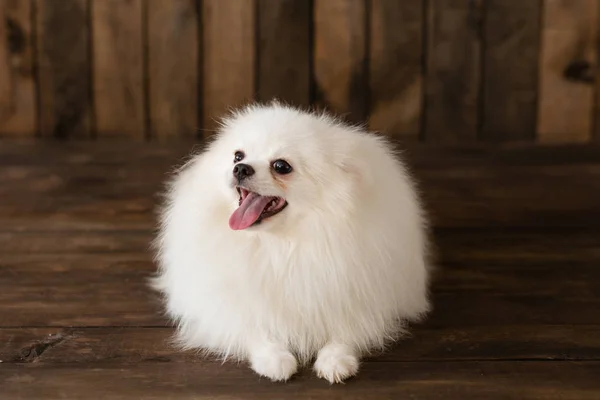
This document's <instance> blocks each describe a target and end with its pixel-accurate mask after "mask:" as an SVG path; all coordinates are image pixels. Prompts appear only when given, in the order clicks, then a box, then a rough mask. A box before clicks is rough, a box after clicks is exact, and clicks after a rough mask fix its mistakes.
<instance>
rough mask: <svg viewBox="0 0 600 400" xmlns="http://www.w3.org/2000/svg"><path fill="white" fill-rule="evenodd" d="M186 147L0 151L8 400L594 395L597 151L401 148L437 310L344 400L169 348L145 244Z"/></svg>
mask: <svg viewBox="0 0 600 400" xmlns="http://www.w3.org/2000/svg"><path fill="white" fill-rule="evenodd" d="M187 150H189V147H186V146H184V145H177V146H175V145H166V144H162V145H161V144H136V145H132V144H119V143H93V144H77V143H70V144H53V143H46V144H39V143H37V144H35V143H8V142H0V183H1V184H0V360H2V363H1V364H0V399H59V398H60V399H63V398H64V399H82V398H85V399H167V398H168V399H206V398H222V399H233V398H251V399H267V398H290V399H305V398H311V399H325V398H338V399H363V398H364V399H378V398H385V399H392V398H393V399H465V398H473V399H574V400H575V399H577V400H584V399H596V400H597V399H600V234H599V233H600V149H599V148H592V147H578V146H570V147H547V148H528V147H506V148H501V149H492V148H482V147H472V148H465V147H462V148H461V149H441V148H429V147H418V146H417V147H414V146H411V147H408V148H407V150H406V157H407V158H408V160H409V161H410V163H411V165H412V166H413V170H414V173H415V176H416V177H417V178H418V179H419V180H420V182H421V188H422V191H423V195H424V197H425V200H426V202H427V205H428V208H429V209H430V212H431V215H432V217H433V221H434V235H435V242H436V246H437V250H438V266H439V270H438V273H437V275H436V279H435V281H434V286H433V292H434V306H435V310H434V311H433V313H432V314H431V316H430V317H429V319H428V320H427V321H426V322H425V323H423V324H421V325H418V326H414V327H413V329H412V337H409V338H406V339H405V340H404V341H402V342H400V343H399V344H398V345H396V346H394V347H393V348H392V349H391V350H390V351H389V352H387V353H386V354H383V355H381V356H377V357H372V358H370V359H368V360H365V362H364V364H363V365H362V370H361V372H360V375H359V376H358V377H356V378H355V379H352V380H350V381H348V382H347V383H346V384H345V385H338V386H330V385H329V384H328V383H326V382H324V381H321V380H318V379H317V378H316V377H315V376H314V374H313V373H312V372H311V371H310V370H305V371H302V372H301V373H300V374H299V375H298V376H297V377H295V378H294V379H293V380H292V381H290V382H288V383H285V384H274V383H270V382H269V381H267V380H265V379H260V378H259V377H257V376H256V375H255V374H254V373H252V372H251V371H250V370H249V369H248V368H247V367H246V366H245V365H234V364H224V365H221V364H220V363H217V362H213V361H209V360H202V359H200V358H199V357H197V356H196V355H195V354H193V353H191V352H187V353H183V352H176V351H174V350H173V349H172V348H171V347H170V346H169V343H168V340H169V338H170V335H171V334H172V329H171V328H170V327H169V326H168V325H167V324H166V322H165V320H164V319H163V318H162V317H161V313H160V307H159V304H158V301H157V298H156V296H155V295H154V294H153V293H151V292H150V291H149V290H148V288H147V286H146V278H147V277H148V276H149V275H150V274H151V273H152V271H153V269H154V266H153V264H152V255H151V254H150V252H149V251H148V243H149V240H150V239H151V235H152V230H153V227H154V214H153V208H154V206H155V204H156V202H157V200H158V198H157V196H156V193H157V191H158V190H159V189H160V188H161V182H162V180H163V179H164V178H165V176H166V174H167V172H168V171H169V170H170V169H171V168H172V167H173V166H174V165H175V164H176V163H177V162H178V160H179V159H180V157H181V156H182V155H184V154H185V153H186V151H187Z"/></svg>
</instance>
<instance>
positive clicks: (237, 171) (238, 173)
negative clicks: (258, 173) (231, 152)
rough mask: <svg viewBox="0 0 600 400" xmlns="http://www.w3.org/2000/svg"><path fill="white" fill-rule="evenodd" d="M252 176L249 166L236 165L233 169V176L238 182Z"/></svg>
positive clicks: (252, 170)
mask: <svg viewBox="0 0 600 400" xmlns="http://www.w3.org/2000/svg"><path fill="white" fill-rule="evenodd" d="M252 175H254V168H252V167H251V166H249V165H248V164H241V163H240V164H236V165H235V166H234V167H233V176H235V177H236V178H237V180H238V181H241V180H242V179H244V178H248V177H249V176H252Z"/></svg>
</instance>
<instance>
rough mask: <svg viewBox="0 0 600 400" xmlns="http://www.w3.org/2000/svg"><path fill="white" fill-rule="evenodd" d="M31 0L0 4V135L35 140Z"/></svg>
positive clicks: (2, 0)
mask: <svg viewBox="0 0 600 400" xmlns="http://www.w3.org/2000/svg"><path fill="white" fill-rule="evenodd" d="M31 17H32V13H31V0H0V21H1V22H2V24H0V39H1V41H0V135H10V136H21V137H24V136H34V135H35V131H36V129H37V110H36V99H35V87H34V76H33V46H32V42H33V37H32V29H31V28H32V19H31Z"/></svg>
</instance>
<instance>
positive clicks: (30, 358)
mask: <svg viewBox="0 0 600 400" xmlns="http://www.w3.org/2000/svg"><path fill="white" fill-rule="evenodd" d="M174 334H175V331H174V329H173V328H171V327H164V328H162V327H143V328H138V327H107V328H78V327H74V328H0V360H2V361H3V363H6V364H8V363H33V362H35V363H44V364H70V363H103V364H121V363H128V364H131V363H140V362H149V361H150V362H154V361H160V362H171V363H173V362H176V363H203V362H212V361H213V360H212V359H211V358H204V357H202V356H201V355H199V354H198V353H197V352H196V351H193V350H189V351H183V350H180V349H178V348H177V347H176V346H174V345H173V338H174ZM475 340H476V344H475V343H474V341H475ZM599 358H600V326H598V325H580V326H576V327H575V326H561V325H510V326H501V327H498V326H495V327H485V326H483V327H482V326H475V327H458V326H457V327H443V328H438V329H431V328H428V327H426V326H416V327H413V328H412V329H411V334H410V336H409V337H406V338H404V339H402V340H401V341H399V342H398V343H397V344H394V345H392V346H390V348H388V349H387V350H386V351H385V352H383V353H374V354H372V355H370V356H368V357H365V362H382V361H385V362H407V361H411V362H415V361H421V362H422V361H432V362H433V361H467V360H471V361H482V360H487V361H492V360H496V361H509V360H531V361H535V360H555V361H565V360H570V361H576V360H579V361H584V360H590V361H594V360H596V361H597V360H598V359H599Z"/></svg>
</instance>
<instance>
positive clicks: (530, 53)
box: [481, 0, 542, 141]
mask: <svg viewBox="0 0 600 400" xmlns="http://www.w3.org/2000/svg"><path fill="white" fill-rule="evenodd" d="M541 12H542V0H531V1H520V0H491V1H486V2H485V16H484V20H485V24H484V33H483V41H484V43H485V53H484V60H483V65H484V71H483V78H484V81H483V99H482V101H483V115H482V121H483V125H482V131H481V138H482V139H484V140H491V141H509V140H520V141H523V140H526V141H531V140H533V139H534V138H535V130H536V120H537V87H538V61H539V60H538V57H539V49H540V17H541Z"/></svg>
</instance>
